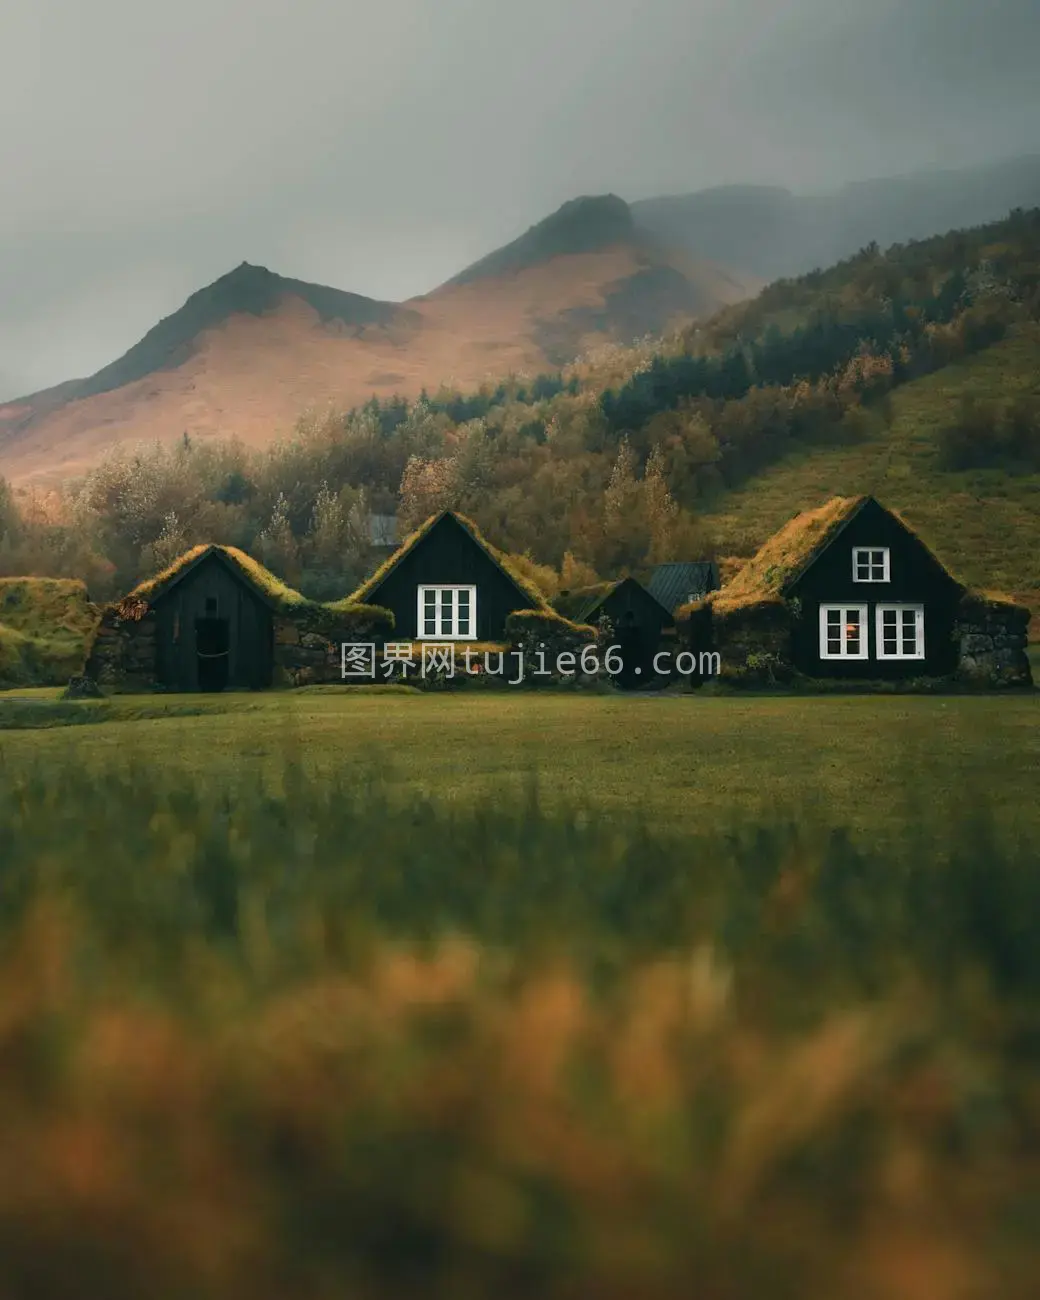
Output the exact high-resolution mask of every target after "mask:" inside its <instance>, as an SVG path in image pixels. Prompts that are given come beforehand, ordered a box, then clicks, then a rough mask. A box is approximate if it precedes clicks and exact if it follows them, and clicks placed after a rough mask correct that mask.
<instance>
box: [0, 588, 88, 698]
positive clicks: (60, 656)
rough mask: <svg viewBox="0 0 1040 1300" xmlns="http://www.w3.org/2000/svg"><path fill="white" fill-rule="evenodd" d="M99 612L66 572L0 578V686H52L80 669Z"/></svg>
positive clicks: (85, 591)
mask: <svg viewBox="0 0 1040 1300" xmlns="http://www.w3.org/2000/svg"><path fill="white" fill-rule="evenodd" d="M99 616H100V612H99V610H98V609H97V607H96V606H95V605H93V604H91V602H90V601H89V600H88V598H87V589H86V586H85V585H84V584H83V583H82V582H79V581H76V580H74V579H71V578H0V687H3V686H56V685H60V684H63V683H64V682H67V681H68V679H69V678H70V677H71V676H73V674H75V673H78V672H80V671H81V670H82V667H83V664H84V662H85V660H86V657H87V650H88V647H89V644H90V639H91V637H92V636H93V634H94V631H95V629H96V627H97V624H98V618H99Z"/></svg>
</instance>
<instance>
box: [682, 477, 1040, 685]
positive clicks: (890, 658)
mask: <svg viewBox="0 0 1040 1300" xmlns="http://www.w3.org/2000/svg"><path fill="white" fill-rule="evenodd" d="M679 617H680V619H681V621H682V622H683V623H685V624H686V625H687V627H688V629H689V637H690V641H691V643H692V645H693V647H694V648H695V649H707V648H710V649H713V650H717V651H718V652H719V653H720V655H721V658H722V664H723V669H724V671H727V670H728V671H730V672H735V673H736V674H737V675H741V674H745V673H747V674H749V675H751V676H755V675H758V674H759V673H761V672H763V671H765V672H766V673H767V674H768V675H769V676H773V675H775V674H777V673H779V674H781V675H784V674H789V673H790V672H791V671H792V670H793V671H794V672H796V673H800V674H803V675H805V676H807V677H814V678H837V679H859V680H866V681H871V680H873V681H883V680H898V679H908V678H932V679H951V680H953V679H959V680H963V681H970V682H974V683H977V684H979V685H988V686H1020V685H1021V686H1028V685H1029V684H1030V683H1031V680H1032V678H1031V675H1030V669H1029V661H1028V659H1027V657H1026V628H1027V624H1028V622H1029V611H1028V610H1026V609H1025V608H1023V607H1021V606H1019V605H1017V604H1015V602H1013V601H1011V600H1009V599H1007V598H1005V597H1002V596H999V595H994V594H990V593H985V592H981V591H976V590H973V589H970V588H967V587H966V586H964V585H963V584H962V583H960V582H958V581H957V579H956V578H954V577H953V576H952V575H951V574H950V573H949V572H948V571H947V570H946V569H945V568H944V566H943V565H942V564H941V563H940V562H939V560H938V559H936V557H935V556H934V555H933V554H932V552H931V551H930V550H929V549H928V547H927V546H926V545H925V543H924V542H923V541H922V540H921V538H920V537H919V536H918V535H917V534H916V533H915V532H914V530H913V529H912V528H910V527H909V525H908V524H906V523H905V522H904V521H903V520H902V519H901V518H900V517H899V516H898V515H897V514H895V513H894V512H893V511H891V510H888V509H886V508H885V507H884V506H883V505H881V504H880V503H879V502H878V501H876V500H875V499H874V498H873V497H870V496H857V497H835V498H833V499H832V500H830V501H828V502H827V503H826V504H825V505H822V506H820V507H819V508H817V509H815V510H807V511H804V512H803V513H802V514H800V515H797V516H796V517H795V518H794V519H792V520H790V521H789V522H788V523H787V524H785V525H784V527H783V528H781V529H780V531H779V532H777V533H775V534H774V535H773V537H771V538H770V539H769V541H767V542H766V543H765V545H764V546H763V547H762V548H761V550H759V551H758V553H757V554H756V555H755V556H753V557H752V558H751V559H750V560H749V561H748V562H747V564H745V565H744V567H743V568H742V569H741V570H740V571H739V572H738V573H737V574H736V576H735V577H734V578H733V580H732V581H731V582H729V583H728V584H727V585H726V586H724V587H723V588H722V589H721V590H719V591H715V592H712V593H710V594H709V595H708V596H706V597H704V598H703V599H702V600H700V601H696V602H693V603H692V604H689V605H686V606H684V607H683V608H682V609H681V610H680V612H679Z"/></svg>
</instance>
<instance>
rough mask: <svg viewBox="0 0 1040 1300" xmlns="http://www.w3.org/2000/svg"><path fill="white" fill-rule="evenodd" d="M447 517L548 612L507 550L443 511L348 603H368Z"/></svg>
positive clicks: (461, 517)
mask: <svg viewBox="0 0 1040 1300" xmlns="http://www.w3.org/2000/svg"><path fill="white" fill-rule="evenodd" d="M446 516H450V517H451V518H452V519H454V520H455V522H456V523H457V524H458V525H459V526H460V527H461V528H462V529H463V530H464V531H465V532H467V533H468V534H469V535H470V537H472V538H473V540H474V541H475V542H476V544H477V545H478V546H479V547H480V548H481V549H482V550H483V551H485V552H486V553H487V555H488V556H489V557H490V559H491V560H493V561H494V563H495V564H497V565H498V567H499V568H500V569H501V570H502V572H503V573H504V574H505V575H506V577H507V578H509V580H510V581H511V582H512V583H513V584H514V586H516V587H519V589H520V590H521V591H522V592H523V593H524V595H525V596H527V597H528V598H529V599H530V600H532V601H533V602H534V604H535V605H536V606H537V608H538V609H545V610H547V609H549V603H548V601H547V599H546V596H545V593H544V592H543V591H541V590H539V588H538V587H536V586H535V585H534V583H533V582H531V581H530V579H529V578H526V577H525V576H524V575H523V574H522V573H521V572H520V571H519V570H518V569H517V568H516V566H515V565H514V564H512V563H511V562H510V559H509V556H508V555H506V554H505V552H504V551H500V550H498V548H497V547H494V546H492V545H491V543H490V542H489V541H488V540H487V538H486V537H485V536H484V534H483V533H482V532H481V531H480V529H479V528H478V527H477V525H476V524H475V523H474V522H473V520H472V519H467V518H466V516H465V515H460V514H459V513H458V511H457V510H440V511H438V512H437V514H435V515H431V516H430V517H429V519H427V520H426V522H425V523H423V524H421V525H420V526H419V527H418V528H417V529H416V530H415V532H413V533H412V534H411V535H410V536H408V537H406V538H405V539H404V541H403V542H402V543H401V545H400V546H399V547H398V548H397V550H396V551H394V553H393V555H390V556H388V557H387V558H386V559H385V560H384V561H383V563H382V564H381V565H380V566H379V568H378V569H376V571H375V573H373V574H372V575H371V577H369V578H366V579H365V581H364V582H363V583H362V584H361V586H360V587H358V589H357V590H356V591H355V592H353V593H352V594H351V595H350V596H348V597H347V602H346V603H349V604H366V603H367V602H368V600H369V597H370V596H372V594H373V593H374V592H375V591H376V590H377V589H378V588H379V587H380V586H381V585H382V584H383V582H385V580H386V579H387V578H388V577H389V575H390V574H391V573H392V572H393V570H394V569H396V568H397V566H398V565H399V564H400V563H401V561H402V560H403V559H404V558H405V556H406V555H408V553H409V552H410V551H412V550H414V549H415V547H416V546H418V545H419V543H420V542H421V541H422V540H423V538H424V537H426V536H427V534H428V533H431V532H432V531H433V529H434V527H435V526H436V525H437V524H439V523H440V521H441V520H442V519H444V518H445V517H446Z"/></svg>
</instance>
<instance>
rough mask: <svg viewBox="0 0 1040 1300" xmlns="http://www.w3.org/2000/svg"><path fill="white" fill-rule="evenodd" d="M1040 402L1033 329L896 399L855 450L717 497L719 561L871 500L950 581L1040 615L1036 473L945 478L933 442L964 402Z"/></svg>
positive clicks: (816, 457) (714, 523)
mask: <svg viewBox="0 0 1040 1300" xmlns="http://www.w3.org/2000/svg"><path fill="white" fill-rule="evenodd" d="M1019 393H1034V394H1038V395H1040V327H1035V326H1032V327H1028V328H1025V329H1023V330H1021V331H1020V332H1018V333H1016V334H1015V335H1014V336H1013V337H1011V338H1008V339H1005V340H1004V341H1002V342H1000V343H997V344H995V345H994V346H992V347H990V348H988V349H987V350H986V351H984V352H981V353H979V354H978V355H977V356H974V357H971V358H969V359H967V360H965V361H963V362H959V363H957V364H954V365H950V366H946V367H945V368H944V369H942V370H938V371H936V372H935V373H934V374H931V375H927V376H925V377H924V378H921V379H917V380H914V381H913V382H911V383H909V384H906V385H905V386H903V387H902V388H898V389H896V390H895V392H894V393H893V394H892V405H893V418H892V423H891V426H890V427H889V428H888V429H883V430H882V429H878V430H877V431H876V432H875V433H874V435H873V436H872V437H869V438H868V439H866V440H864V441H863V442H860V443H857V444H855V445H852V446H844V447H819V446H816V447H811V448H806V449H804V450H799V451H795V452H792V453H790V454H789V455H787V456H786V457H785V458H784V459H782V460H781V461H779V462H777V463H776V464H774V465H772V466H770V467H769V468H768V469H766V470H763V471H762V472H760V473H758V474H756V475H754V476H753V477H752V478H751V479H750V480H749V481H748V482H747V483H745V484H744V485H743V486H741V487H740V488H739V489H736V490H734V491H731V492H728V493H726V494H724V495H723V496H722V497H721V498H720V499H719V500H718V501H717V502H716V503H715V504H714V505H713V507H712V508H711V512H710V513H709V514H708V516H707V522H708V524H709V526H710V527H711V529H712V531H713V533H714V534H715V536H716V537H717V538H718V541H719V545H720V549H721V551H722V553H723V554H727V553H729V554H744V555H746V554H749V553H750V552H751V551H752V550H754V549H755V548H756V547H757V546H758V545H760V544H761V543H762V542H763V541H765V539H766V538H767V537H768V536H770V534H771V533H773V532H774V531H775V530H776V529H777V528H779V526H780V525H781V524H782V523H784V522H785V520H787V519H789V518H790V517H791V516H792V515H793V514H795V513H796V512H797V511H799V510H803V509H806V508H808V507H811V506H815V505H819V504H821V503H822V502H823V501H825V500H827V499H828V498H829V497H832V496H837V495H842V496H847V495H849V494H852V493H857V492H871V493H873V494H874V495H875V496H877V497H878V498H879V499H880V500H881V501H883V502H884V503H885V504H886V505H888V506H892V507H894V508H895V509H897V510H900V511H902V512H904V513H905V515H906V517H907V519H908V520H909V522H910V523H911V524H913V525H914V526H915V527H916V528H918V529H919V530H920V532H921V534H922V536H923V537H924V538H925V539H926V541H928V543H929V544H930V545H931V546H932V547H933V549H934V550H935V551H936V553H937V554H938V556H939V558H940V559H941V560H943V561H944V562H945V563H946V564H948V565H949V566H950V568H951V569H952V570H953V572H954V573H955V574H956V576H957V577H959V578H961V579H963V580H964V581H967V582H969V583H972V584H976V585H979V586H982V587H995V588H997V589H999V590H1003V591H1005V592H1007V593H1009V594H1013V595H1016V596H1018V597H1019V598H1020V599H1023V600H1024V601H1025V602H1026V603H1027V604H1029V605H1030V607H1031V608H1032V609H1033V610H1034V611H1037V612H1040V474H1035V473H1034V474H1023V475H1009V474H1007V473H1005V472H1003V471H1001V470H974V471H963V472H958V473H951V472H948V471H946V470H943V469H942V468H940V465H939V460H938V442H937V433H938V431H939V430H940V429H941V428H942V427H943V426H944V425H946V424H948V423H949V422H951V421H952V420H953V419H954V418H955V417H956V415H957V412H958V410H959V408H960V403H961V401H962V399H963V398H964V397H965V396H967V395H969V394H970V395H972V396H974V397H976V398H978V399H980V400H991V399H992V400H1004V399H1007V398H1011V397H1014V396H1015V395H1017V394H1019Z"/></svg>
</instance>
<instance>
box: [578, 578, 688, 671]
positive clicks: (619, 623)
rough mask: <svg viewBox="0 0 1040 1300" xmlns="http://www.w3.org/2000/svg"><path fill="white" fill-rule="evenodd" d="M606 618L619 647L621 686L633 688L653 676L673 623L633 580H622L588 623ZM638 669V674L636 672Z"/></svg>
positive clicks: (642, 587) (669, 616)
mask: <svg viewBox="0 0 1040 1300" xmlns="http://www.w3.org/2000/svg"><path fill="white" fill-rule="evenodd" d="M603 615H606V617H607V618H608V619H609V620H610V622H611V625H612V626H613V629H614V637H613V640H614V643H615V644H616V645H618V646H619V647H620V654H621V658H622V660H623V662H624V669H623V670H622V672H621V674H620V679H619V680H620V681H621V684H622V685H624V686H636V685H640V684H643V683H646V682H648V681H649V680H650V678H651V677H652V676H653V672H654V656H655V655H656V654H657V651H658V649H659V648H660V645H661V633H662V631H663V630H664V628H666V627H671V626H673V625H674V619H673V618H672V616H671V614H669V613H668V611H667V610H666V609H665V608H664V606H663V605H662V604H661V603H660V601H658V600H655V598H654V597H653V596H651V595H650V593H649V592H648V591H647V590H646V588H645V587H644V586H643V585H642V583H639V582H637V581H636V580H635V578H625V579H624V580H623V581H621V582H619V583H618V585H617V586H616V587H615V588H614V590H613V591H612V592H610V594H609V595H608V596H606V597H604V599H603V601H602V602H601V603H600V605H599V606H598V607H597V608H596V609H595V610H594V611H593V612H592V614H591V615H590V618H589V620H588V621H590V622H593V623H594V622H595V621H596V620H597V619H598V618H600V617H601V616H603ZM637 669H638V672H637V671H636V670H637Z"/></svg>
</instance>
